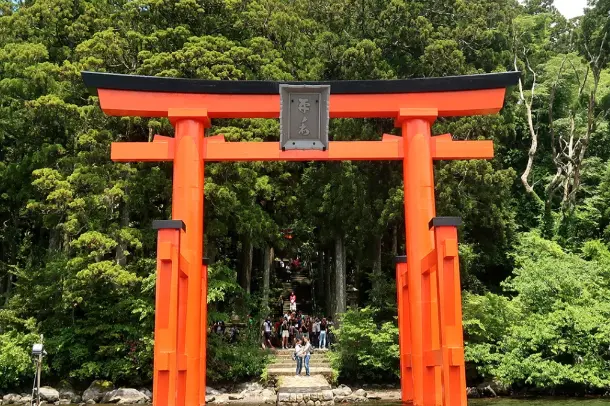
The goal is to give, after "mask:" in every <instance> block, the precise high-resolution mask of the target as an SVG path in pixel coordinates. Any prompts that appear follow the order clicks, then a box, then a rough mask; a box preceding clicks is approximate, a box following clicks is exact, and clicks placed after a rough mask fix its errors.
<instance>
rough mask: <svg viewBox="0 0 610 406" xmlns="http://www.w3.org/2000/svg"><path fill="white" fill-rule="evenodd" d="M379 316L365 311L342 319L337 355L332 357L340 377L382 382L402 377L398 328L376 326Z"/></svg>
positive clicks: (385, 324)
mask: <svg viewBox="0 0 610 406" xmlns="http://www.w3.org/2000/svg"><path fill="white" fill-rule="evenodd" d="M376 312H377V310H375V309H372V308H370V307H365V308H363V309H354V310H348V311H347V312H346V313H345V314H343V315H341V328H339V329H336V330H335V331H334V333H335V337H336V338H337V347H336V351H334V352H333V353H331V357H332V358H331V359H332V363H333V367H334V368H337V369H338V370H339V371H340V377H350V378H351V379H354V378H355V379H358V380H360V381H375V382H383V381H386V380H387V379H391V380H393V379H396V378H398V377H399V376H400V371H399V351H398V327H397V326H396V324H395V323H394V322H385V323H378V322H376V321H375V316H376Z"/></svg>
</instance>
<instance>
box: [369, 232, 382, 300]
mask: <svg viewBox="0 0 610 406" xmlns="http://www.w3.org/2000/svg"><path fill="white" fill-rule="evenodd" d="M374 244H375V259H374V261H373V280H372V281H371V282H372V296H373V297H372V298H371V299H372V301H373V303H376V304H377V303H378V302H379V300H380V299H381V297H380V294H381V284H382V281H383V275H382V274H381V236H377V237H375V243H374Z"/></svg>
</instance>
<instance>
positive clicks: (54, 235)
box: [49, 227, 59, 253]
mask: <svg viewBox="0 0 610 406" xmlns="http://www.w3.org/2000/svg"><path fill="white" fill-rule="evenodd" d="M49 251H50V252H51V253H55V252H57V251H59V228H57V227H54V228H52V229H50V230H49Z"/></svg>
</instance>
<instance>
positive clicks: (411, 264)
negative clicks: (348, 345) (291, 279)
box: [396, 108, 442, 406]
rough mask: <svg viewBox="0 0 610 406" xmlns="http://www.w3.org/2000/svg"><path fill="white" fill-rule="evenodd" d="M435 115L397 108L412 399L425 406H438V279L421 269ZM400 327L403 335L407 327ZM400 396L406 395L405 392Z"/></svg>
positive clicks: (430, 202)
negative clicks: (405, 234)
mask: <svg viewBox="0 0 610 406" xmlns="http://www.w3.org/2000/svg"><path fill="white" fill-rule="evenodd" d="M437 116H438V110H436V109H432V108H429V109H401V110H400V114H399V115H398V118H397V122H396V125H397V126H401V127H402V134H403V137H402V138H403V148H404V158H403V159H404V160H403V172H404V174H403V179H404V207H405V229H406V232H407V236H406V237H407V238H406V242H407V266H408V269H409V273H408V274H407V275H408V283H409V312H410V322H411V326H410V328H411V331H410V337H411V366H412V376H413V399H414V403H415V404H416V405H425V406H428V405H431V406H436V405H441V404H442V403H441V402H442V386H441V375H440V368H439V367H440V362H439V359H440V352H439V351H438V350H439V349H440V337H439V331H438V330H439V323H438V303H437V302H436V290H437V289H436V280H435V278H434V275H433V272H431V270H430V269H422V261H423V260H424V258H425V257H426V256H427V255H428V253H429V252H430V251H431V250H432V249H433V248H434V234H433V233H432V232H431V231H430V229H429V227H428V221H429V219H430V218H432V217H434V216H435V203H434V170H433V166H432V163H433V158H432V153H431V150H432V148H431V144H432V143H433V142H432V137H431V132H430V127H431V125H432V123H433V122H434V120H436V117H437ZM401 327H402V329H401V333H402V332H403V331H404V329H405V326H401ZM401 351H402V349H401ZM403 356H406V354H404V355H403V354H401V358H402V357H403ZM403 396H404V397H407V396H408V393H404V388H403Z"/></svg>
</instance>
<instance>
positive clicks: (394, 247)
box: [392, 225, 398, 257]
mask: <svg viewBox="0 0 610 406" xmlns="http://www.w3.org/2000/svg"><path fill="white" fill-rule="evenodd" d="M392 256H394V257H397V256H398V226H397V225H394V227H392Z"/></svg>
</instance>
